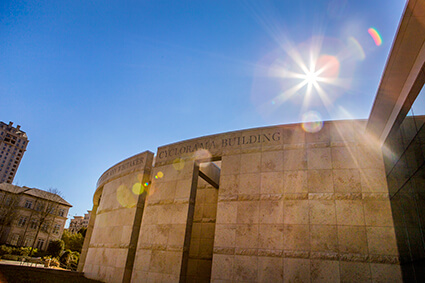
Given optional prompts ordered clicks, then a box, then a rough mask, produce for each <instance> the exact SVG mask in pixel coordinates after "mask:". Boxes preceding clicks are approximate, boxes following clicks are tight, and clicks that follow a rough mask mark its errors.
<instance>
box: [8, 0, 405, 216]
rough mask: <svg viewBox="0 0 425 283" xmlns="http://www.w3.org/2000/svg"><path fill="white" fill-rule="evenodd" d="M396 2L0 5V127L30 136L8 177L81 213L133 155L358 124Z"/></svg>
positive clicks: (398, 9)
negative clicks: (222, 138)
mask: <svg viewBox="0 0 425 283" xmlns="http://www.w3.org/2000/svg"><path fill="white" fill-rule="evenodd" d="M404 6H405V1H403V0H369V1H366V0H326V1H325V0H285V1H283V0H279V1H265V0H261V1H239V0H211V1H207V0H198V1H184V0H180V1H171V0H170V1H142V0H139V1H109V0H102V1H100V0H95V1H87V0H84V1H79V0H73V1H57V0H55V1H42V0H39V1H8V0H3V1H1V3H0V120H1V121H3V122H5V123H8V122H9V121H13V122H14V123H15V125H17V124H19V125H21V126H22V130H24V131H26V132H27V134H28V137H29V140H30V142H29V145H28V147H27V152H26V153H25V155H24V158H23V160H22V162H21V165H20V167H19V170H18V172H17V175H16V177H15V180H14V183H15V184H18V185H20V186H24V185H25V186H28V187H36V188H40V189H46V190H47V189H49V188H57V189H58V190H60V191H61V192H62V193H63V195H64V197H65V199H66V200H67V201H68V202H70V203H71V204H72V205H73V208H71V210H70V217H71V216H74V215H83V214H84V212H86V211H87V210H89V209H91V207H92V197H93V193H94V191H95V184H96V181H97V179H98V178H99V177H100V175H101V174H102V173H103V172H104V171H105V170H106V169H108V168H109V167H111V166H112V165H114V164H115V163H117V162H119V161H121V160H123V159H125V158H128V157H130V156H132V155H134V154H137V153H139V152H143V151H145V150H150V151H152V152H155V153H156V149H157V147H159V146H161V145H166V144H169V143H172V142H176V141H180V140H185V139H190V138H195V137H199V136H203V135H209V134H216V133H222V132H227V131H234V130H239V129H246V128H252V127H261V126H269V125H276V124H287V123H294V122H300V121H302V120H303V119H313V120H317V119H323V120H330V119H351V118H367V117H368V115H369V112H370V109H371V107H372V103H373V101H374V96H375V94H376V91H377V87H378V85H379V80H380V78H381V75H382V71H383V69H384V67H385V63H386V59H387V56H388V54H389V52H390V49H391V46H392V42H393V39H394V35H395V33H396V31H397V28H398V24H399V20H400V17H401V14H402V12H403V10H404ZM372 29H373V30H372ZM380 39H381V40H382V42H380V41H379V40H380Z"/></svg>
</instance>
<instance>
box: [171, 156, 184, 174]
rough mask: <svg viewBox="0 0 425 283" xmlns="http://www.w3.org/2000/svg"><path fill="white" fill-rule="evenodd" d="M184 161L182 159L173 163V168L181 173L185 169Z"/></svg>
mask: <svg viewBox="0 0 425 283" xmlns="http://www.w3.org/2000/svg"><path fill="white" fill-rule="evenodd" d="M184 163H185V162H184V160H183V159H181V158H176V159H174V161H173V167H174V169H176V170H177V171H180V170H182V169H183V168H184Z"/></svg>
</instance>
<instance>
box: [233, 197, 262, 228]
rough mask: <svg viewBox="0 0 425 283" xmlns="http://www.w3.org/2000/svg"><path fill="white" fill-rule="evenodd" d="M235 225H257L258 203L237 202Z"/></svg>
mask: <svg viewBox="0 0 425 283" xmlns="http://www.w3.org/2000/svg"><path fill="white" fill-rule="evenodd" d="M237 203H238V212H237V217H236V221H237V223H258V218H259V207H260V204H259V202H258V201H238V202H237Z"/></svg>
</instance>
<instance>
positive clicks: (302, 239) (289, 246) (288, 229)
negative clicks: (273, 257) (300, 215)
mask: <svg viewBox="0 0 425 283" xmlns="http://www.w3.org/2000/svg"><path fill="white" fill-rule="evenodd" d="M283 249H285V250H295V251H299V250H301V251H309V250H310V227H309V225H284V226H283Z"/></svg>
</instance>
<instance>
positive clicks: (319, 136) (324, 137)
mask: <svg viewBox="0 0 425 283" xmlns="http://www.w3.org/2000/svg"><path fill="white" fill-rule="evenodd" d="M329 128H330V127H329V124H327V123H325V124H324V125H323V127H322V129H320V131H318V132H316V133H306V134H305V138H306V143H329V141H330V134H329Z"/></svg>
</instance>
